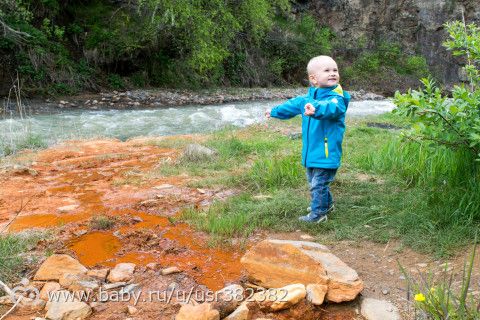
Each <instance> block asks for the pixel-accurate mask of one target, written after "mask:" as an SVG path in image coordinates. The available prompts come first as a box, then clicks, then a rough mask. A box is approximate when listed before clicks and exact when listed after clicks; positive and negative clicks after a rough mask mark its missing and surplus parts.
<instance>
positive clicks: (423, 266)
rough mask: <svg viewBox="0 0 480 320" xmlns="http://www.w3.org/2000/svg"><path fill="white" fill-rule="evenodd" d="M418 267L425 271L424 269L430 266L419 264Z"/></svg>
mask: <svg viewBox="0 0 480 320" xmlns="http://www.w3.org/2000/svg"><path fill="white" fill-rule="evenodd" d="M417 266H418V267H419V268H422V269H423V268H426V267H428V264H427V263H417Z"/></svg>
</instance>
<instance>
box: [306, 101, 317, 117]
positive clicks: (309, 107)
mask: <svg viewBox="0 0 480 320" xmlns="http://www.w3.org/2000/svg"><path fill="white" fill-rule="evenodd" d="M314 114H315V107H314V106H313V104H311V103H307V104H306V105H305V115H306V116H313V115H314Z"/></svg>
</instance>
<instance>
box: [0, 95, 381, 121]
mask: <svg viewBox="0 0 480 320" xmlns="http://www.w3.org/2000/svg"><path fill="white" fill-rule="evenodd" d="M306 90H307V88H219V89H205V90H174V89H148V90H132V91H112V92H101V93H98V94H81V95H77V96H65V97H60V98H58V99H46V100H42V99H36V98H33V99H27V100H24V101H23V104H24V105H25V107H26V108H27V109H28V111H29V112H31V113H33V114H38V113H42V111H45V110H51V109H57V108H58V109H62V110H63V109H90V110H104V109H116V110H123V109H145V108H166V107H168V108H169V107H179V106H187V105H212V104H225V103H235V102H246V101H268V100H285V99H289V98H292V97H295V96H298V95H303V94H305V92H306ZM349 93H350V95H351V96H352V100H375V101H376V100H383V99H385V97H383V96H381V95H378V94H375V93H372V92H366V91H364V90H359V91H349ZM3 105H4V108H3V110H0V115H2V113H3V115H4V116H5V115H8V114H9V113H12V112H15V111H16V110H17V109H18V103H17V101H14V100H10V101H8V99H7V98H6V97H4V98H3Z"/></svg>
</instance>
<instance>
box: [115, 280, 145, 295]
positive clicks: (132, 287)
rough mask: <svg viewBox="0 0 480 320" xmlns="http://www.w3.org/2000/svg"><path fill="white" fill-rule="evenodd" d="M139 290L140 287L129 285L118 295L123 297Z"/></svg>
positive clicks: (135, 284)
mask: <svg viewBox="0 0 480 320" xmlns="http://www.w3.org/2000/svg"><path fill="white" fill-rule="evenodd" d="M138 288H140V285H139V284H138V283H131V284H129V285H127V286H125V287H123V288H122V289H121V290H120V291H119V294H120V295H124V294H127V293H130V292H132V291H135V290H136V289H138Z"/></svg>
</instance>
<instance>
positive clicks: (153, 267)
mask: <svg viewBox="0 0 480 320" xmlns="http://www.w3.org/2000/svg"><path fill="white" fill-rule="evenodd" d="M157 266H158V264H157V263H155V262H150V263H149V264H147V265H146V268H147V270H156V269H157Z"/></svg>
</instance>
